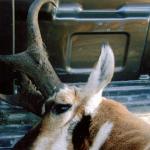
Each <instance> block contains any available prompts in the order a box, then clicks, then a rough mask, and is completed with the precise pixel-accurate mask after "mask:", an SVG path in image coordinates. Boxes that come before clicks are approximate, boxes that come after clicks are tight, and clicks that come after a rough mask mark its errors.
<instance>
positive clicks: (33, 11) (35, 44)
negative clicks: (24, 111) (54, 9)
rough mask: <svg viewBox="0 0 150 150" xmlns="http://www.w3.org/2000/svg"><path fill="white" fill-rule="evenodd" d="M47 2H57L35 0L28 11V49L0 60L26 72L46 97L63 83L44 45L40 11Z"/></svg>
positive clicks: (2, 56)
mask: <svg viewBox="0 0 150 150" xmlns="http://www.w3.org/2000/svg"><path fill="white" fill-rule="evenodd" d="M45 3H52V4H53V5H54V4H55V1H54V0H35V1H34V2H33V3H32V5H31V7H30V9H29V13H28V19H27V21H28V34H29V35H28V38H29V39H28V40H29V41H30V40H31V41H30V44H29V46H28V48H27V50H26V51H24V52H22V53H19V54H15V55H0V62H4V63H6V64H9V65H11V66H12V67H13V68H14V69H15V70H18V71H21V72H23V73H25V74H26V75H27V76H28V77H29V78H30V79H31V80H32V81H33V82H34V83H35V85H36V86H37V88H38V89H39V91H40V92H41V93H42V95H43V96H44V97H45V98H48V97H49V96H51V95H52V94H53V93H54V90H55V89H56V88H57V87H59V86H60V85H62V83H61V81H60V79H59V78H58V76H57V74H56V73H55V71H54V69H53V67H52V65H51V63H50V62H49V60H48V55H47V53H46V50H45V48H44V46H43V42H42V38H41V33H40V30H39V25H38V13H39V10H40V8H41V7H42V6H43V5H44V4H45Z"/></svg>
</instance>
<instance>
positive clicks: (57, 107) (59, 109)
mask: <svg viewBox="0 0 150 150" xmlns="http://www.w3.org/2000/svg"><path fill="white" fill-rule="evenodd" d="M71 107H72V105H71V104H54V105H53V106H52V110H51V112H52V113H53V114H55V115H59V114H62V113H65V112H66V111H68V110H69V109H70V108H71Z"/></svg>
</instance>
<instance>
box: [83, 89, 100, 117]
mask: <svg viewBox="0 0 150 150" xmlns="http://www.w3.org/2000/svg"><path fill="white" fill-rule="evenodd" d="M101 101H102V91H99V92H98V93H97V94H95V95H93V96H92V97H91V98H90V99H89V100H88V101H87V102H86V104H85V114H86V115H89V114H90V115H92V117H93V116H94V114H95V112H96V111H97V108H98V107H99V106H100V103H101Z"/></svg>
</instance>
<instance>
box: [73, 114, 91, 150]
mask: <svg viewBox="0 0 150 150" xmlns="http://www.w3.org/2000/svg"><path fill="white" fill-rule="evenodd" d="M90 123H91V116H90V115H88V116H84V117H83V118H82V119H81V121H80V122H79V123H78V124H77V125H76V127H75V129H74V131H73V137H72V143H73V147H74V150H89V146H90V145H91V141H90V131H89V128H90Z"/></svg>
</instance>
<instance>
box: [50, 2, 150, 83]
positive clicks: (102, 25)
mask: <svg viewBox="0 0 150 150" xmlns="http://www.w3.org/2000/svg"><path fill="white" fill-rule="evenodd" d="M149 8H150V5H146V4H143V5H141V4H140V5H138V4H132V5H125V6H123V7H121V8H119V9H117V10H109V9H106V10H83V9H82V8H81V6H80V5H76V4H75V5H71V6H70V5H69V6H68V5H67V6H66V5H63V6H60V7H59V8H58V10H57V11H56V12H55V13H54V15H53V21H52V26H51V27H52V29H51V28H50V32H49V35H57V37H55V36H49V38H50V39H51V40H49V42H50V43H49V45H51V46H50V47H49V49H55V52H56V53H58V55H59V58H60V60H59V61H60V64H59V65H58V66H57V68H56V70H57V71H58V74H60V75H61V76H62V79H64V78H65V80H67V79H68V82H71V81H78V80H82V77H83V80H85V79H86V77H87V75H88V74H89V72H90V71H91V67H92V66H93V65H94V63H95V62H96V61H97V58H98V56H99V55H100V45H101V43H103V42H109V43H110V45H111V46H112V48H113V50H114V53H115V56H116V69H115V72H116V73H115V76H114V79H117V80H121V79H124V80H127V79H135V78H137V77H138V75H139V69H140V63H141V58H142V55H143V51H144V45H145V41H146V37H147V31H148V26H149V10H150V9H149ZM52 45H53V46H52ZM50 53H51V51H50ZM56 57H58V56H56ZM78 77H80V78H78Z"/></svg>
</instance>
